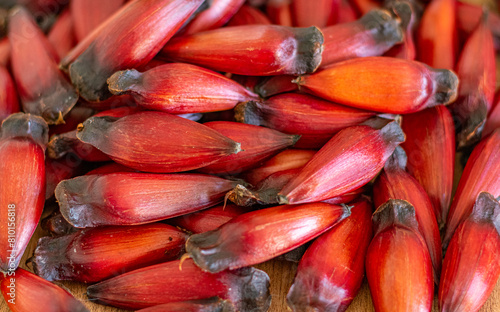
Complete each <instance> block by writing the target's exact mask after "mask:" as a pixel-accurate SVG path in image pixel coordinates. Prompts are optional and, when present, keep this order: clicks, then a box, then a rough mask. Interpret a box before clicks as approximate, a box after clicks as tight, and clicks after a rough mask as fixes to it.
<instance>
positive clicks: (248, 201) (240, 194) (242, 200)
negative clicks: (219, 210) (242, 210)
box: [226, 184, 257, 207]
mask: <svg viewBox="0 0 500 312" xmlns="http://www.w3.org/2000/svg"><path fill="white" fill-rule="evenodd" d="M226 198H227V199H228V200H230V201H232V202H233V203H235V204H236V205H238V206H242V207H250V206H253V205H255V204H257V199H256V198H255V195H254V194H253V192H252V191H250V190H249V189H248V188H246V187H245V186H243V185H241V184H238V185H236V187H235V188H234V189H232V190H231V191H229V192H228V193H227V194H226Z"/></svg>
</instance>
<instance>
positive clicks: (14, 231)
mask: <svg viewBox="0 0 500 312" xmlns="http://www.w3.org/2000/svg"><path fill="white" fill-rule="evenodd" d="M48 131H49V129H48V126H47V123H46V122H45V121H44V120H43V119H42V118H40V117H38V116H34V115H30V114H24V113H16V114H13V115H11V116H10V117H8V118H7V119H5V120H4V121H3V122H2V127H1V137H0V159H2V161H1V162H0V181H2V183H0V204H1V205H0V207H1V208H0V209H1V213H0V232H1V233H4V234H2V235H5V236H2V237H3V238H4V239H3V240H2V241H0V247H1V249H0V271H3V272H13V271H14V270H15V269H16V268H17V266H18V265H19V261H21V257H22V255H23V253H24V250H25V249H26V247H27V246H28V243H29V241H30V239H31V236H32V235H33V232H34V231H35V228H36V226H37V224H38V221H39V220H40V217H41V215H42V210H43V204H44V202H45V160H44V157H45V156H44V150H45V145H46V144H47V134H48ZM0 275H1V273H0Z"/></svg>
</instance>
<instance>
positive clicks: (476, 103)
mask: <svg viewBox="0 0 500 312" xmlns="http://www.w3.org/2000/svg"><path fill="white" fill-rule="evenodd" d="M487 105H488V104H487V103H486V98H485V97H484V94H479V93H478V92H475V93H472V94H468V95H467V96H465V97H460V99H459V101H457V102H456V103H455V104H453V106H452V111H453V113H454V118H455V121H456V122H457V123H459V124H458V125H456V129H457V137H456V142H457V150H464V149H467V148H469V147H472V146H474V145H475V144H476V143H477V142H479V141H480V140H481V136H482V134H483V129H484V125H485V124H486V118H487V115H488V108H487Z"/></svg>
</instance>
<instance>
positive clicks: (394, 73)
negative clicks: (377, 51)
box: [296, 56, 458, 114]
mask: <svg viewBox="0 0 500 312" xmlns="http://www.w3.org/2000/svg"><path fill="white" fill-rule="evenodd" d="M296 82H297V83H298V85H299V87H300V88H301V90H304V91H306V92H307V93H311V94H313V95H316V96H319V97H321V98H323V99H325V100H329V101H332V102H335V103H338V104H343V105H347V106H352V107H357V108H361V109H366V110H372V111H377V112H382V113H391V114H408V113H413V112H416V111H420V110H423V109H425V108H428V107H432V106H436V105H439V104H448V103H451V102H453V101H454V100H455V99H456V97H457V88H458V78H457V76H456V75H455V73H453V72H452V71H450V70H446V69H433V68H430V67H429V66H427V65H425V64H423V63H419V62H416V61H409V60H403V59H396V58H390V57H376V56H374V57H361V58H355V59H351V60H347V61H343V62H339V63H335V64H333V65H331V66H329V67H328V68H327V69H325V70H322V71H319V72H317V73H315V74H312V75H306V76H301V77H299V78H298V79H297V80H296ZM394 90H398V92H394Z"/></svg>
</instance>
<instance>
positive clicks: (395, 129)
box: [380, 121, 406, 144]
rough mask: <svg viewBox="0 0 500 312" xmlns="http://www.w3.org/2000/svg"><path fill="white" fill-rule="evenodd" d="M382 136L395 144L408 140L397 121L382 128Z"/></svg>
mask: <svg viewBox="0 0 500 312" xmlns="http://www.w3.org/2000/svg"><path fill="white" fill-rule="evenodd" d="M380 131H381V133H382V137H383V138H384V140H385V141H386V142H391V143H394V144H399V143H403V142H404V141H405V140H406V135H405V134H404V132H403V129H401V125H400V124H399V123H398V122H397V121H391V122H389V123H388V124H387V125H385V126H384V127H383V128H382V129H380Z"/></svg>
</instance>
